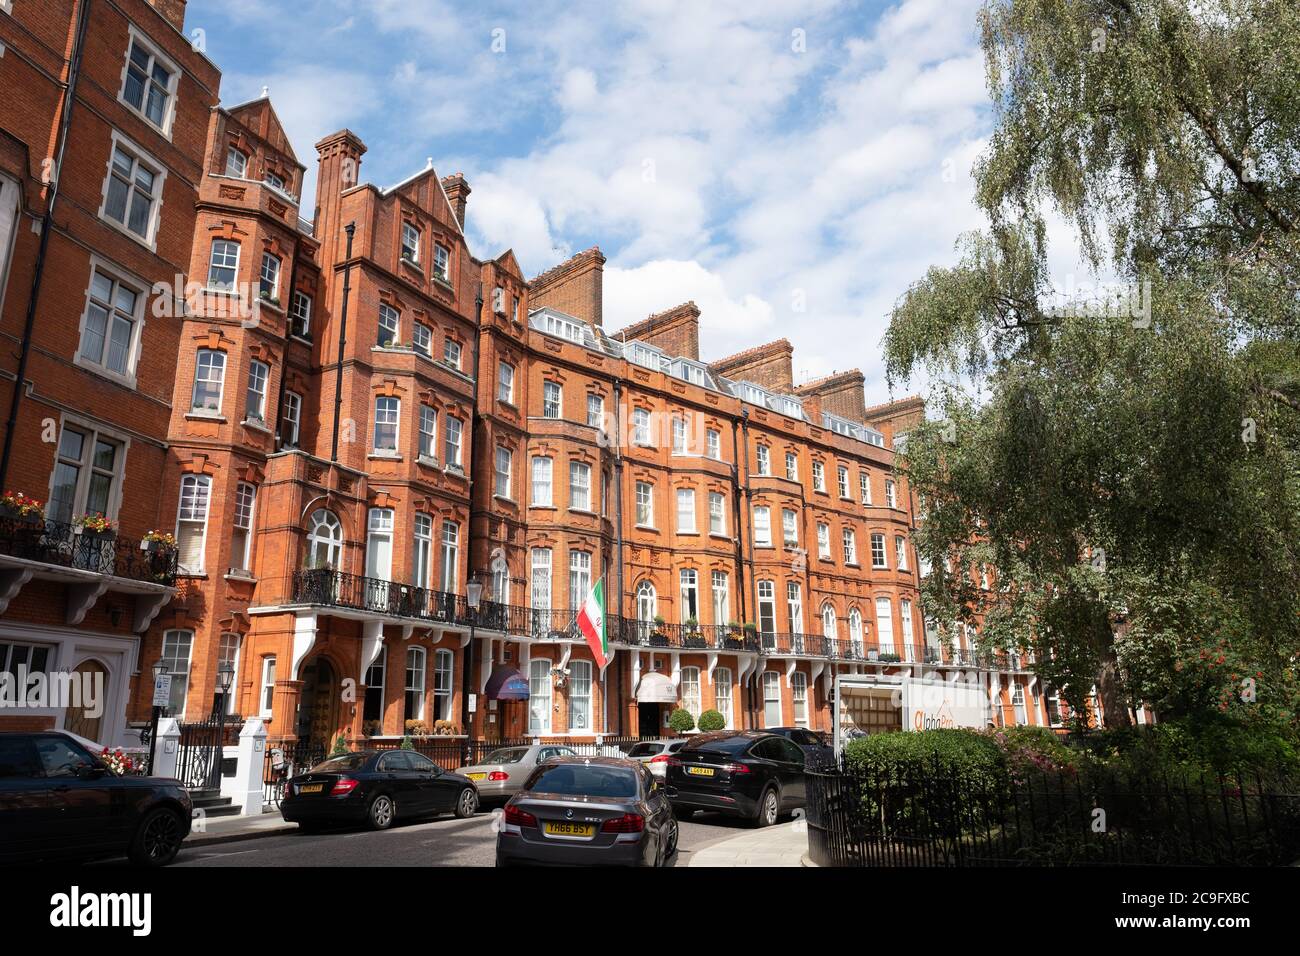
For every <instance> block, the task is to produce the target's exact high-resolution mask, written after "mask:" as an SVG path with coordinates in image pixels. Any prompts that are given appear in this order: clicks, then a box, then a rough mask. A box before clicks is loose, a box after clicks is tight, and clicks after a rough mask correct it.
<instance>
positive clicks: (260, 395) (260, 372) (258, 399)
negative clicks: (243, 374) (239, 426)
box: [244, 359, 271, 425]
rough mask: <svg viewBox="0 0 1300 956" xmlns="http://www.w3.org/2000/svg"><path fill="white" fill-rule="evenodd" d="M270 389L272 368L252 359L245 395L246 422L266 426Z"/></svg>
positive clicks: (249, 365)
mask: <svg viewBox="0 0 1300 956" xmlns="http://www.w3.org/2000/svg"><path fill="white" fill-rule="evenodd" d="M259 380H260V383H261V384H260V387H259V385H258V382H259ZM270 388H271V366H270V365H268V364H267V363H266V362H263V361H262V360H261V359H251V360H250V361H249V363H248V388H247V389H246V390H245V393H244V420H245V421H248V422H253V423H255V424H258V425H265V424H266V405H267V393H268V392H269V391H270Z"/></svg>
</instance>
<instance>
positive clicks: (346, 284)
mask: <svg viewBox="0 0 1300 956" xmlns="http://www.w3.org/2000/svg"><path fill="white" fill-rule="evenodd" d="M343 231H344V232H346V233H347V234H348V248H347V253H346V254H345V255H346V258H347V265H345V266H344V267H343V314H342V315H340V316H339V357H338V363H339V364H338V368H337V369H336V371H335V375H334V441H333V443H332V444H331V445H330V461H332V462H334V463H335V464H338V460H339V415H341V414H342V412H343V346H344V345H346V344H347V335H348V298H349V297H350V296H351V295H352V239H353V237H354V236H355V235H356V234H357V224H356V223H355V222H350V223H348V224H347V225H346V226H344V227H343Z"/></svg>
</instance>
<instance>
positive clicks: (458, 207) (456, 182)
mask: <svg viewBox="0 0 1300 956" xmlns="http://www.w3.org/2000/svg"><path fill="white" fill-rule="evenodd" d="M442 188H443V189H445V190H446V191H447V199H448V200H450V202H451V211H452V212H454V213H455V214H456V221H457V222H458V223H460V228H461V229H464V228H465V204H466V203H467V202H468V201H469V194H470V188H469V183H467V182H465V176H464V174H463V173H455V174H454V175H451V176H444V177H443V178H442Z"/></svg>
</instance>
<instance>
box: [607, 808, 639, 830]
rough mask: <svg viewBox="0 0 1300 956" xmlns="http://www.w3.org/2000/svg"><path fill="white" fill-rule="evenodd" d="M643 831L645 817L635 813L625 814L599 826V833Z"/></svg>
mask: <svg viewBox="0 0 1300 956" xmlns="http://www.w3.org/2000/svg"><path fill="white" fill-rule="evenodd" d="M644 829H645V817H643V816H641V815H640V814H636V813H625V814H623V815H622V816H621V817H614V818H612V819H610V820H606V821H605V822H604V823H602V824H601V825H600V832H601V833H640V832H641V831H642V830H644Z"/></svg>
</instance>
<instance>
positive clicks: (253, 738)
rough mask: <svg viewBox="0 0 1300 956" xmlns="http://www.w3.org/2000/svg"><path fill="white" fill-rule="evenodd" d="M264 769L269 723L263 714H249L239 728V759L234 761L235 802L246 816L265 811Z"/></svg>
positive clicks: (257, 814)
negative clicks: (263, 808) (263, 806)
mask: <svg viewBox="0 0 1300 956" xmlns="http://www.w3.org/2000/svg"><path fill="white" fill-rule="evenodd" d="M265 771H266V725H265V724H263V723H262V718H261V717H249V718H248V719H247V720H246V721H244V728H243V730H241V731H240V732H239V762H238V763H237V764H236V765H235V781H236V794H235V803H236V805H237V806H238V807H239V812H240V813H241V814H243V815H244V816H249V815H253V816H259V815H260V814H261V813H262V801H263V784H262V781H263V775H264V774H265Z"/></svg>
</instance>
